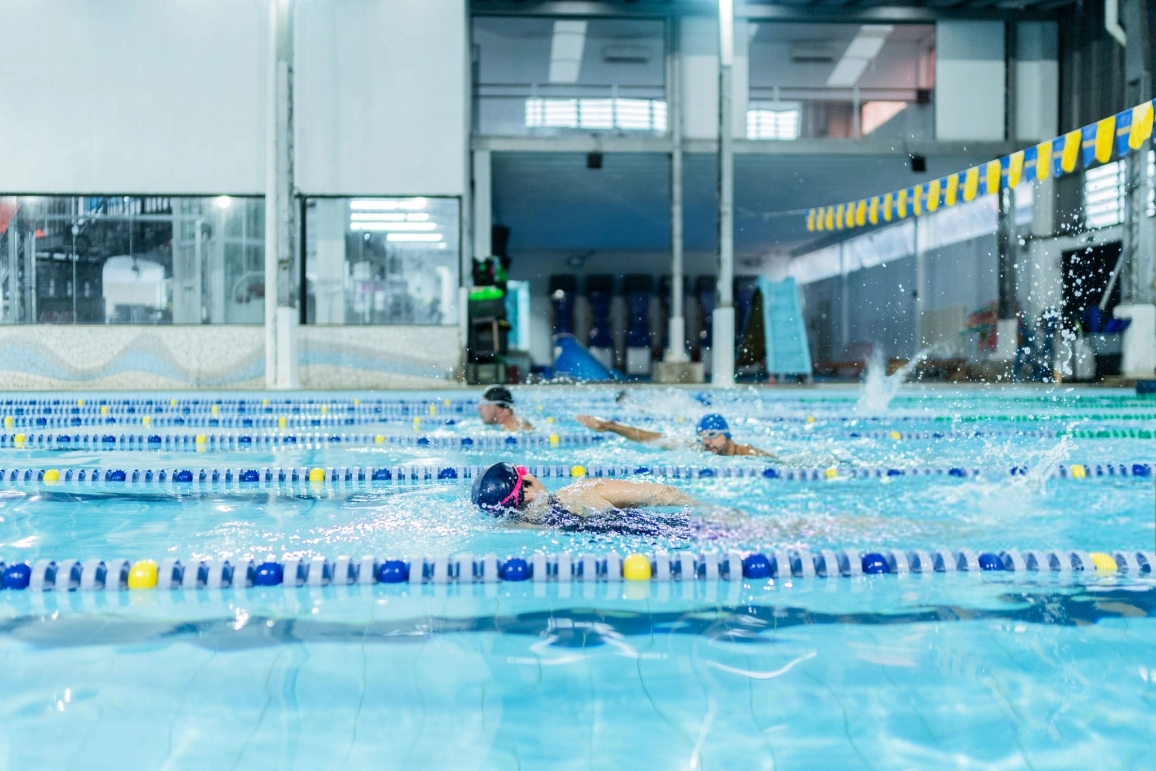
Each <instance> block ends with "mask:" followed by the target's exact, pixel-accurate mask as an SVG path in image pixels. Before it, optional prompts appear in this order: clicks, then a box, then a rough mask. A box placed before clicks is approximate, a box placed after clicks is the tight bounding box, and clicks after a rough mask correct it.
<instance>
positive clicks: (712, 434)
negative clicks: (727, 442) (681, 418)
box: [698, 428, 730, 439]
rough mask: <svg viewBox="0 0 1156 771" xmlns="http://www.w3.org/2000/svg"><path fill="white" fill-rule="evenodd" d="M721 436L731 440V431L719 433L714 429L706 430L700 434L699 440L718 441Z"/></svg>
mask: <svg viewBox="0 0 1156 771" xmlns="http://www.w3.org/2000/svg"><path fill="white" fill-rule="evenodd" d="M720 436H725V437H727V438H728V439H729V438H730V432H729V431H718V430H716V429H713V428H708V429H706V430H703V431H699V432H698V438H699V439H718V438H719V437H720Z"/></svg>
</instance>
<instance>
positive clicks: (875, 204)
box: [867, 196, 879, 225]
mask: <svg viewBox="0 0 1156 771" xmlns="http://www.w3.org/2000/svg"><path fill="white" fill-rule="evenodd" d="M867 221H868V222H870V223H871V224H872V225H878V224H879V196H875V197H874V198H872V199H871V203H869V204H868V205H867Z"/></svg>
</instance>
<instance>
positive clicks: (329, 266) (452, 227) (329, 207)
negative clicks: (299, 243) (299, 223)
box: [303, 197, 460, 324]
mask: <svg viewBox="0 0 1156 771" xmlns="http://www.w3.org/2000/svg"><path fill="white" fill-rule="evenodd" d="M459 217H460V212H459V202H458V199H456V198H421V197H415V198H307V199H305V239H304V241H305V266H304V267H305V276H304V281H303V287H304V289H305V314H304V317H305V319H304V320H305V322H306V323H308V324H456V323H457V322H458V315H457V314H458V311H457V296H458V284H459V231H460V223H459Z"/></svg>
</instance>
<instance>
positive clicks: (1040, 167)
mask: <svg viewBox="0 0 1156 771" xmlns="http://www.w3.org/2000/svg"><path fill="white" fill-rule="evenodd" d="M1051 175H1052V140H1050V139H1049V140H1048V141H1047V142H1040V143H1039V144H1038V145H1036V179H1039V180H1044V179H1047V178H1048V177H1050V176H1051Z"/></svg>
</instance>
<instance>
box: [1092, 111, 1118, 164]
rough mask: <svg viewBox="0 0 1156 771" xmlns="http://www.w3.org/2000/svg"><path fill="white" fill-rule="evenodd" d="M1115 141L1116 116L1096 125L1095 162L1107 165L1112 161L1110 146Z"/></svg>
mask: <svg viewBox="0 0 1156 771" xmlns="http://www.w3.org/2000/svg"><path fill="white" fill-rule="evenodd" d="M1115 139H1116V116H1115V115H1112V116H1111V117H1108V118H1104V119H1103V120H1101V121H1098V122H1097V123H1096V160H1097V161H1099V162H1100V163H1107V162H1108V161H1110V160H1111V159H1112V145H1113V144H1114V140H1115Z"/></svg>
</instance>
